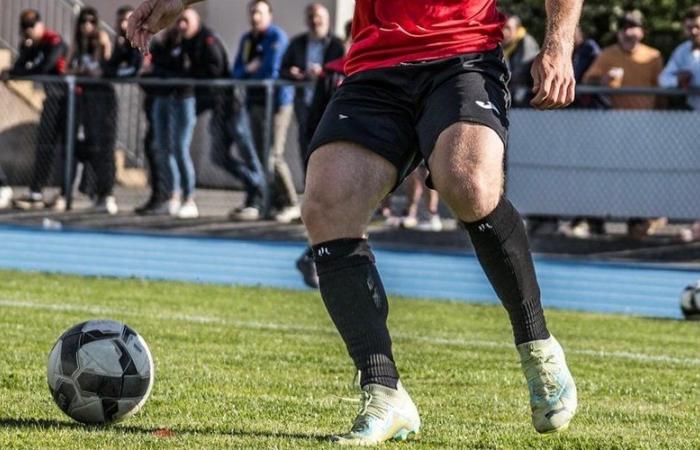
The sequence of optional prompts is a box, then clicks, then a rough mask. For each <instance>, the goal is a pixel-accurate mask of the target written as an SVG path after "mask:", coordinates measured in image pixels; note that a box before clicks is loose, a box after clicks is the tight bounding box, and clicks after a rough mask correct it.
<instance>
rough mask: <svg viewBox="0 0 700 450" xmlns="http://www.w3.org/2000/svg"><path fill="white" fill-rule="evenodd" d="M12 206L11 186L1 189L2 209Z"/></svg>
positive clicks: (0, 205) (0, 207) (0, 202)
mask: <svg viewBox="0 0 700 450" xmlns="http://www.w3.org/2000/svg"><path fill="white" fill-rule="evenodd" d="M11 205H12V188H11V187H10V186H3V187H0V209H5V208H9V207H10V206H11Z"/></svg>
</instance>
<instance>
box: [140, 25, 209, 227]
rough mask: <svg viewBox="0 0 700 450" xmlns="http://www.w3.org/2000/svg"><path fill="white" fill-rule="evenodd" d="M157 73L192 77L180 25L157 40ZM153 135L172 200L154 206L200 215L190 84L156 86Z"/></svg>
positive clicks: (178, 213)
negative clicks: (192, 144) (191, 146)
mask: <svg viewBox="0 0 700 450" xmlns="http://www.w3.org/2000/svg"><path fill="white" fill-rule="evenodd" d="M151 52H152V54H153V75H154V76H156V77H161V78H189V77H190V76H191V75H192V70H191V61H190V59H189V56H188V55H187V54H186V53H185V51H184V50H183V35H182V33H181V30H180V28H179V25H176V26H175V27H173V28H170V29H168V30H167V31H166V33H165V34H164V35H163V37H162V38H161V39H160V40H156V41H154V43H153V45H152V49H151ZM154 95H155V98H154V100H153V107H152V114H153V116H152V119H151V120H152V121H153V137H154V145H155V147H156V155H157V158H156V159H157V161H158V171H159V172H161V171H162V173H164V177H163V180H164V193H165V195H166V196H167V198H168V201H167V202H165V203H163V204H161V205H158V208H155V209H154V210H153V213H155V214H170V215H171V216H176V217H179V218H181V219H193V218H196V217H199V209H198V207H197V204H196V203H195V201H194V194H195V183H196V180H195V176H196V174H195V170H194V164H193V163H192V157H191V155H190V144H191V143H192V135H193V133H194V127H195V125H196V121H197V115H196V102H195V97H194V89H193V88H192V87H191V86H187V85H181V86H178V85H175V86H171V85H169V86H164V87H162V88H160V87H159V88H158V89H157V90H154Z"/></svg>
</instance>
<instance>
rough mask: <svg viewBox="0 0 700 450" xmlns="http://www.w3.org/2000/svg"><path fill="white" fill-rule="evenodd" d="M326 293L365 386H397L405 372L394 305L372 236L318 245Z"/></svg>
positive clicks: (318, 264)
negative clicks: (396, 345) (393, 329)
mask: <svg viewBox="0 0 700 450" xmlns="http://www.w3.org/2000/svg"><path fill="white" fill-rule="evenodd" d="M313 252H314V261H315V263H316V270H317V271H318V278H319V284H320V289H321V296H322V297H323V302H324V303H325V305H326V309H327V310H328V313H329V314H330V316H331V319H332V320H333V323H335V326H336V328H337V329H338V332H340V336H341V337H342V338H343V341H345V345H346V347H347V349H348V353H349V354H350V357H351V358H352V360H353V361H354V363H355V367H357V369H358V370H360V371H361V372H362V373H361V379H360V384H361V385H362V386H364V385H366V384H369V383H377V384H381V385H383V386H387V387H390V388H392V389H396V383H397V382H398V380H399V373H398V371H397V370H396V365H395V364H394V356H393V355H392V353H391V337H390V336H389V330H388V329H387V326H386V319H387V316H388V314H389V303H388V302H387V298H386V293H385V292H384V286H383V285H382V280H381V279H380V278H379V273H378V272H377V268H376V267H375V265H374V255H373V254H372V251H371V250H370V247H369V245H368V244H367V240H366V239H338V240H335V241H330V242H325V243H323V244H319V245H315V246H314V247H313Z"/></svg>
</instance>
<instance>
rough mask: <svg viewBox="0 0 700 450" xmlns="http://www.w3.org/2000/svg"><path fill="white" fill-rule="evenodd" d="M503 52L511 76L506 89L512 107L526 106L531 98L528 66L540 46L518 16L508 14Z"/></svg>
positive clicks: (530, 78)
mask: <svg viewBox="0 0 700 450" xmlns="http://www.w3.org/2000/svg"><path fill="white" fill-rule="evenodd" d="M502 45H503V53H504V54H505V57H506V61H507V62H508V67H509V68H510V72H511V76H510V82H509V83H508V89H509V90H510V93H511V96H512V102H513V106H514V107H520V108H523V107H524V108H527V107H529V106H530V100H531V99H532V83H533V81H532V75H530V68H531V67H532V62H533V61H534V60H535V57H536V56H537V54H538V53H539V52H540V46H539V44H538V43H537V41H536V40H535V38H534V37H532V36H531V35H530V34H528V32H527V29H526V28H525V27H524V26H523V25H522V22H521V20H520V17H518V16H509V17H508V20H507V21H506V24H505V25H504V27H503V44H502Z"/></svg>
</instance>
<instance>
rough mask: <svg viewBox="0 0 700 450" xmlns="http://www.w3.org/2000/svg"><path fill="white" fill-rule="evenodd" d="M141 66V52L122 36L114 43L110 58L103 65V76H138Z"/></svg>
mask: <svg viewBox="0 0 700 450" xmlns="http://www.w3.org/2000/svg"><path fill="white" fill-rule="evenodd" d="M142 64H143V57H142V56H141V52H140V51H139V50H138V49H136V48H134V47H132V46H131V44H129V42H128V41H127V40H126V38H125V37H124V36H118V37H117V38H116V39H115V41H114V50H112V57H111V58H110V59H109V61H107V63H105V67H104V76H105V77H107V78H131V77H135V76H137V75H138V73H139V70H141V65H142Z"/></svg>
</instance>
